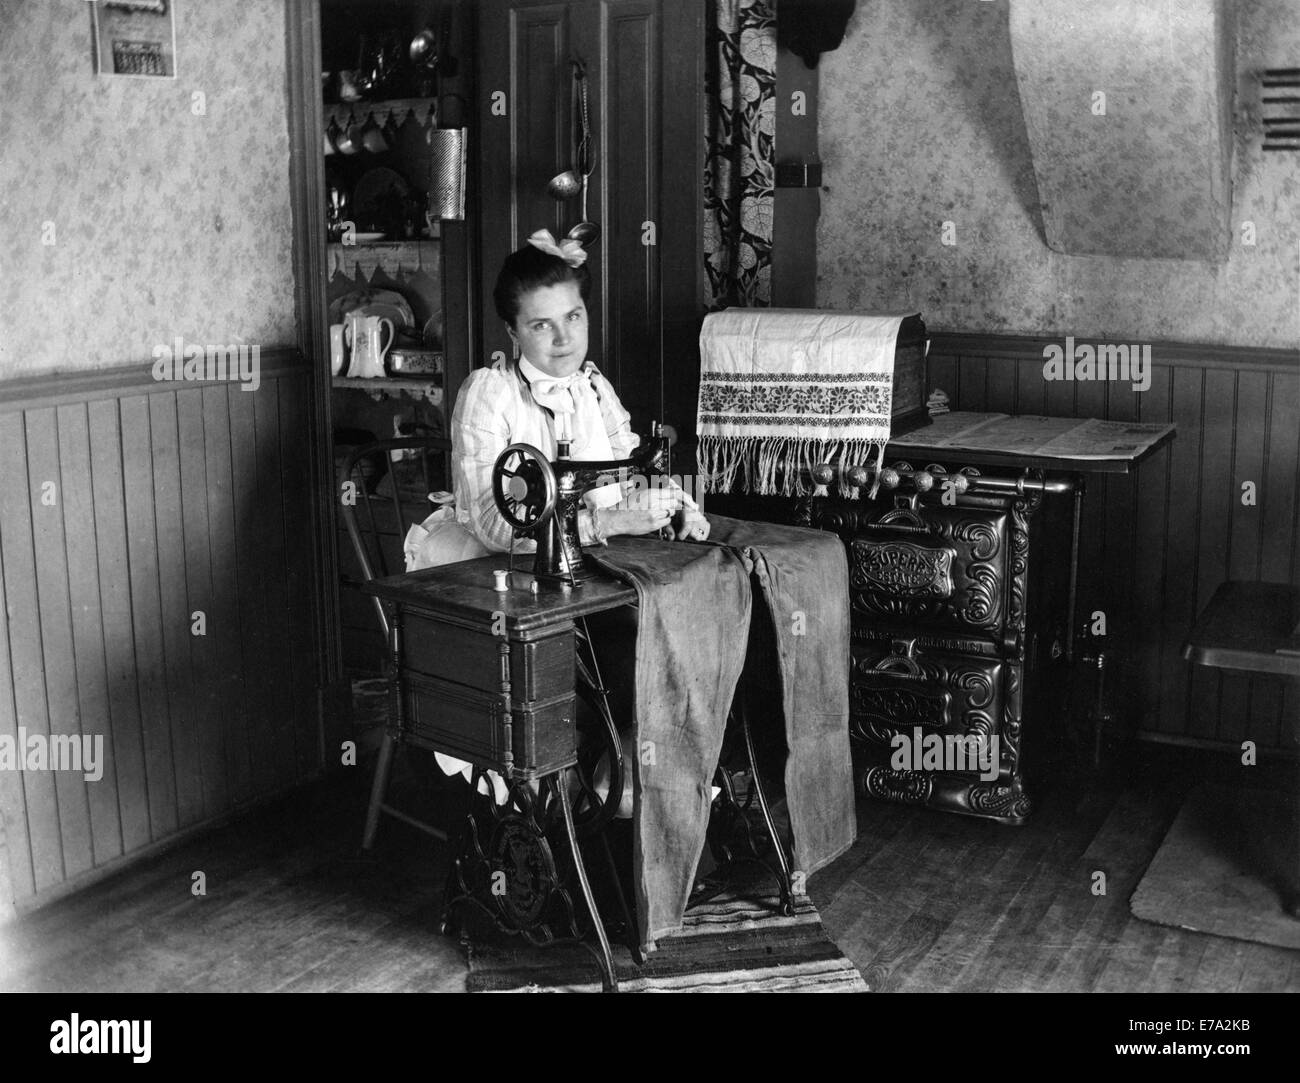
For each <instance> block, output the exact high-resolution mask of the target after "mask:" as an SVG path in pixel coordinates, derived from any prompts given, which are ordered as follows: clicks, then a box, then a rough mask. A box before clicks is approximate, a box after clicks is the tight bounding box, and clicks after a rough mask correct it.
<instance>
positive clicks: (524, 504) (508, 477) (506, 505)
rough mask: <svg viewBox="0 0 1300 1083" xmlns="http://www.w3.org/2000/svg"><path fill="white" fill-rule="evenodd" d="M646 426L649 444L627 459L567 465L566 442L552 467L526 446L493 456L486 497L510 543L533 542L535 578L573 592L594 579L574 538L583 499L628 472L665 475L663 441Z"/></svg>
mask: <svg viewBox="0 0 1300 1083" xmlns="http://www.w3.org/2000/svg"><path fill="white" fill-rule="evenodd" d="M651 424H652V429H651V439H650V441H649V442H648V443H646V444H643V445H642V446H641V447H639V448H637V450H636V451H635V452H633V454H632V457H631V458H630V459H612V460H606V461H601V462H594V461H583V460H578V459H570V458H569V444H568V442H567V441H560V444H559V455H558V457H557V458H556V460H555V461H554V462H549V461H548V460H547V459H546V457H545V456H544V455H543V454H542V453H541V452H540V451H538V450H537V448H535V447H533V445H532V444H511V445H510V446H509V447H507V448H506V449H505V450H504V451H503V452H501V454H500V455H498V456H497V461H496V464H495V466H494V467H493V470H492V495H493V497H494V499H495V500H496V505H497V510H498V511H499V512H501V517H502V518H503V519H505V521H506V522H507V523H508V524H509V525H510V527H511V528H512V529H513V530H514V532H515V536H516V537H533V538H536V540H537V559H536V560H535V562H534V564H533V575H534V576H535V577H537V578H539V579H562V580H564V581H566V582H567V583H569V584H570V585H571V586H577V585H578V584H579V583H581V582H583V581H584V580H586V579H589V578H591V576H593V575H596V574H599V572H598V570H597V569H595V568H594V567H593V565H592V564H591V562H590V561H587V560H584V559H583V555H582V545H581V542H580V541H579V538H578V512H579V511H581V510H582V506H583V497H584V496H585V495H586V494H587V493H588V492H590V491H591V490H592V489H597V488H601V487H603V486H605V485H609V484H612V483H616V482H618V481H620V480H625V479H626V478H627V476H628V474H629V473H631V472H635V473H637V474H641V475H645V476H659V477H667V476H669V475H670V473H671V471H670V469H669V466H670V463H671V461H672V460H671V451H670V448H669V443H668V439H667V437H665V436H663V435H662V433H661V432H660V431H659V426H658V424H657V423H653V422H652V423H651ZM513 555H514V554H513V552H512V553H511V557H512V558H513Z"/></svg>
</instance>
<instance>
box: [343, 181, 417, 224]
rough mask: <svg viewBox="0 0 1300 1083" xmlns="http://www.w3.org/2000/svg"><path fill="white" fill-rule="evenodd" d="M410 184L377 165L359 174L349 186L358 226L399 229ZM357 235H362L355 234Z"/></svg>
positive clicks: (404, 216)
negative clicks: (359, 176)
mask: <svg viewBox="0 0 1300 1083" xmlns="http://www.w3.org/2000/svg"><path fill="white" fill-rule="evenodd" d="M410 195H411V186H410V185H409V184H407V183H406V179H405V178H404V177H403V176H402V175H401V174H400V173H398V172H397V171H396V170H395V169H388V168H387V167H386V166H379V167H377V168H375V169H367V170H366V171H365V172H364V173H363V174H361V179H360V180H359V181H357V184H356V187H355V188H353V189H352V217H353V219H354V220H355V221H356V222H357V224H358V225H363V226H368V227H370V228H372V229H380V230H383V231H384V232H387V233H392V232H395V231H396V232H400V231H401V228H402V223H403V222H405V221H406V218H407V207H406V201H407V199H408V198H410ZM357 236H358V238H359V237H360V236H361V234H357Z"/></svg>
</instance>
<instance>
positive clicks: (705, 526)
mask: <svg viewBox="0 0 1300 1083" xmlns="http://www.w3.org/2000/svg"><path fill="white" fill-rule="evenodd" d="M676 523H677V529H676V532H675V533H676V537H677V540H678V541H706V540H708V537H709V521H708V520H707V519H706V518H704V513H703V512H702V511H700V510H699V509H698V508H684V509H683V510H682V512H681V514H680V515H679V516H678V517H677V519H676Z"/></svg>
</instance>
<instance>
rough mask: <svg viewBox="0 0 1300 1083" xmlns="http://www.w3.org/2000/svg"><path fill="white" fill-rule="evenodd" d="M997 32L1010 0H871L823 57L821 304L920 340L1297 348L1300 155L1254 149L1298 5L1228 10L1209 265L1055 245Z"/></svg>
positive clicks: (1288, 55) (1296, 35)
mask: <svg viewBox="0 0 1300 1083" xmlns="http://www.w3.org/2000/svg"><path fill="white" fill-rule="evenodd" d="M1008 22H1009V17H1008V7H1007V3H1005V2H1003V0H999V2H997V3H970V2H967V0H926V2H925V3H924V4H918V3H914V2H911V0H869V2H862V3H859V4H858V7H857V12H856V14H855V15H854V16H853V18H852V20H850V22H849V26H848V33H847V35H846V37H845V41H844V44H843V45H842V46H840V48H839V49H837V50H835V51H834V52H831V53H827V54H825V55H824V56H823V57H822V62H821V73H820V106H819V128H818V134H819V139H820V144H821V157H822V161H823V163H824V165H823V170H824V172H823V185H824V187H823V191H822V213H821V218H820V221H819V223H818V233H817V243H818V280H817V304H818V305H819V307H824V308H844V309H863V310H867V311H877V312H888V311H894V312H897V311H909V310H920V311H921V313H922V314H923V316H924V318H925V320H926V324H927V326H928V327H929V328H931V329H932V330H953V331H984V332H993V333H1012V334H1014V333H1021V334H1034V333H1043V332H1060V333H1065V334H1075V335H1083V336H1094V337H1099V338H1100V337H1116V338H1123V339H1124V340H1127V341H1131V340H1133V339H1134V338H1137V337H1141V338H1147V339H1151V340H1157V341H1158V340H1175V341H1184V342H1205V343H1217V344H1235V345H1243V346H1275V347H1287V348H1295V346H1296V345H1297V343H1300V154H1287V153H1270V154H1267V155H1266V154H1264V153H1263V152H1262V151H1261V150H1260V148H1259V137H1258V134H1257V132H1258V128H1259V123H1258V117H1259V113H1260V105H1259V91H1258V87H1257V83H1256V77H1255V73H1257V72H1258V71H1259V70H1260V69H1262V68H1270V67H1297V66H1300V7H1297V6H1296V4H1295V3H1294V0H1257V2H1255V3H1251V4H1246V5H1238V13H1237V39H1236V72H1237V75H1236V79H1237V94H1236V104H1235V109H1234V114H1233V141H1234V145H1233V148H1232V150H1233V161H1232V169H1231V178H1232V191H1231V197H1232V209H1231V216H1230V220H1231V224H1232V237H1231V245H1230V249H1229V255H1228V258H1227V259H1226V261H1217V262H1216V261H1212V260H1182V259H1179V260H1175V259H1149V258H1141V259H1139V258H1124V257H1118V256H1074V255H1062V254H1061V253H1058V252H1055V251H1053V250H1051V249H1050V248H1049V247H1048V245H1047V243H1046V241H1045V238H1044V228H1043V210H1042V208H1041V207H1040V206H1039V192H1038V185H1037V182H1036V179H1035V174H1034V167H1033V161H1032V159H1031V156H1030V153H1029V143H1028V138H1027V135H1026V131H1025V120H1024V116H1023V113H1022V111H1021V107H1020V100H1019V94H1018V91H1017V84H1016V74H1015V69H1014V67H1013V65H1012V56H1011V36H1010V32H1009V25H1008ZM1135 32H1136V30H1135ZM1153 47H1154V46H1153ZM1182 130H1183V129H1182V125H1181V122H1180V123H1178V124H1171V125H1170V126H1169V127H1167V128H1165V129H1159V127H1158V126H1157V131H1156V133H1155V134H1156V136H1157V138H1168V139H1175V138H1181V135H1180V133H1181V132H1182ZM778 151H779V148H778ZM1154 157H1158V155H1155V156H1154ZM1049 211H1050V208H1049ZM1162 213H1163V211H1162ZM945 223H951V226H950V227H949V229H948V230H947V231H945V228H944V224H945ZM1247 223H1249V224H1250V230H1246V229H1243V227H1244V226H1245V225H1246V224H1247ZM1112 224H1113V228H1122V222H1119V221H1116V222H1113V223H1112ZM1251 231H1253V237H1250V239H1253V240H1254V242H1255V243H1254V244H1253V245H1248V244H1243V243H1242V242H1243V240H1244V239H1246V238H1247V237H1248V236H1249V233H1250V232H1251ZM945 240H951V241H953V242H955V243H951V244H945V243H944V241H945Z"/></svg>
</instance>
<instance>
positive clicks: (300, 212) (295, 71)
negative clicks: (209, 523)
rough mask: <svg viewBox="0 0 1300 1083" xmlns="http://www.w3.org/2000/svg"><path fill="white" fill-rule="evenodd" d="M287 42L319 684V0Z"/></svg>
mask: <svg viewBox="0 0 1300 1083" xmlns="http://www.w3.org/2000/svg"><path fill="white" fill-rule="evenodd" d="M285 30H286V35H285V36H286V38H287V41H288V58H287V59H288V63H287V79H288V92H289V93H288V98H289V118H288V119H289V145H290V160H289V169H290V182H291V191H292V199H293V255H294V272H295V292H296V307H297V321H298V343H299V348H300V349H301V351H302V353H303V355H304V356H305V357H307V358H308V360H309V361H311V362H312V365H311V425H310V431H311V446H310V447H309V448H304V449H303V450H304V453H305V457H306V459H307V466H308V470H309V471H310V475H311V489H312V492H313V493H314V494H315V499H314V500H313V502H312V512H311V518H312V521H311V535H312V538H313V541H314V545H315V557H316V561H315V563H316V568H317V569H318V573H317V574H318V576H319V589H318V590H317V591H316V599H317V601H316V607H315V613H314V618H315V627H316V642H317V652H318V660H319V665H320V674H319V678H318V681H317V684H318V686H325V685H332V684H334V683H336V682H337V681H339V680H340V679H341V677H342V671H343V663H342V653H341V651H342V646H341V639H340V633H339V627H340V618H339V598H338V578H339V577H338V551H337V548H336V545H337V532H336V531H335V529H334V515H333V507H334V468H333V451H332V439H331V430H332V422H331V412H330V390H331V388H330V380H329V377H328V373H329V363H328V359H327V344H328V342H329V327H328V318H329V317H328V315H327V306H326V277H327V276H326V248H325V198H324V192H325V160H324V157H323V155H322V154H321V132H322V131H323V130H324V126H325V125H324V117H323V107H322V103H321V93H320V57H321V11H320V0H289V3H288V5H287V7H286V10H285Z"/></svg>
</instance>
